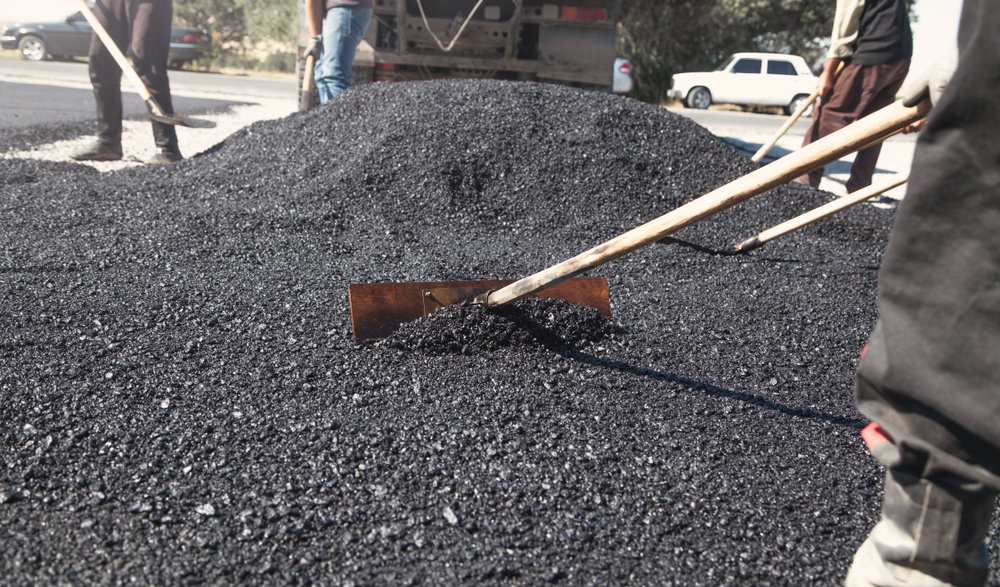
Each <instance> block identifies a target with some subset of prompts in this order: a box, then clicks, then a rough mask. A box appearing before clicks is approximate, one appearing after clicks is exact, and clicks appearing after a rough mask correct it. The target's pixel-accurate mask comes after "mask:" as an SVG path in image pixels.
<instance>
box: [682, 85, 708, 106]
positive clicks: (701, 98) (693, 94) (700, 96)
mask: <svg viewBox="0 0 1000 587" xmlns="http://www.w3.org/2000/svg"><path fill="white" fill-rule="evenodd" d="M684 104H685V105H687V107H688V108H697V109H698V110H704V109H706V108H708V107H709V106H711V104H712V92H709V91H708V88H706V87H703V86H698V87H697V88H692V89H691V91H690V92H688V95H687V98H686V99H685V100H684Z"/></svg>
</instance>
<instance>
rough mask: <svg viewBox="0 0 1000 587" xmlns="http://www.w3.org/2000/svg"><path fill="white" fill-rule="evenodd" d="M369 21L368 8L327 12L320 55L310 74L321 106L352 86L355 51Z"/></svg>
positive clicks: (332, 9)
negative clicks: (317, 91) (313, 79)
mask: <svg viewBox="0 0 1000 587" xmlns="http://www.w3.org/2000/svg"><path fill="white" fill-rule="evenodd" d="M371 20H372V9H371V8H348V7H345V6H336V7H334V8H331V9H330V10H328V11H327V12H326V17H325V18H324V19H323V51H322V52H321V53H320V55H319V59H318V60H317V61H316V67H315V70H314V71H313V77H314V78H315V80H316V89H317V90H319V101H320V103H321V104H326V103H327V102H329V101H330V100H332V99H334V98H336V97H337V96H339V95H340V93H341V92H343V91H344V90H346V89H347V88H348V86H350V85H351V65H352V64H353V63H354V51H355V50H357V48H358V43H360V42H361V37H363V36H365V30H367V29H368V23H370V22H371Z"/></svg>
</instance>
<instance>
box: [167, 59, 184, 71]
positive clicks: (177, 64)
mask: <svg viewBox="0 0 1000 587" xmlns="http://www.w3.org/2000/svg"><path fill="white" fill-rule="evenodd" d="M185 63H187V62H186V61H184V60H183V59H175V60H173V61H171V62H170V63H168V64H167V66H168V67H169V68H170V69H184V64H185Z"/></svg>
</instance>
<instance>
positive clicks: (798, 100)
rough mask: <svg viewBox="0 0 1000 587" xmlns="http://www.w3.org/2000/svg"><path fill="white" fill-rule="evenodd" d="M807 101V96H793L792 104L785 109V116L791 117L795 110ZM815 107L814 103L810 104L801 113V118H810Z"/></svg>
mask: <svg viewBox="0 0 1000 587" xmlns="http://www.w3.org/2000/svg"><path fill="white" fill-rule="evenodd" d="M808 99H809V96H806V95H805V94H800V95H798V96H795V98H793V99H792V103H791V104H789V105H788V106H786V107H785V114H788V115H789V116H791V115H792V114H793V113H794V112H795V111H796V110H798V109H799V107H801V106H802V103H803V102H805V101H806V100H808ZM815 105H816V103H815V102H813V103H812V104H810V105H809V107H808V108H806V111H805V112H803V113H802V116H812V113H813V106H815Z"/></svg>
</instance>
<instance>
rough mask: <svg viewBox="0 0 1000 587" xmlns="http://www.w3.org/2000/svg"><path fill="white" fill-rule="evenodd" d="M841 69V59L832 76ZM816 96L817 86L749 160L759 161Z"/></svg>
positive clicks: (842, 65)
mask: <svg viewBox="0 0 1000 587" xmlns="http://www.w3.org/2000/svg"><path fill="white" fill-rule="evenodd" d="M842 69H844V62H843V61H841V62H840V65H838V66H837V71H835V72H833V77H834V78H836V77H837V76H838V75H840V70H842ZM816 98H819V88H816V89H815V90H813V91H812V93H811V94H809V97H808V98H806V101H805V102H803V103H802V104H801V105H799V107H798V108H796V109H795V112H793V113H792V115H791V116H789V117H788V120H786V121H785V124H783V125H781V128H779V129H778V132H776V133H774V136H773V137H771V140H770V141H768V142H767V143H766V144H764V145H761V147H760V149H757V152H756V153H754V154H753V157H751V158H750V160H751V161H753V162H754V163H759V162H760V160H761V159H763V158H764V155H767V152H768V151H770V150H771V148H772V147H774V145H775V144H777V142H778V139H780V138H781V137H783V136H785V133H786V132H788V129H790V128H792V125H793V124H795V121H796V120H798V119H799V117H800V116H802V115H803V114H804V113H805V111H806V110H808V109H809V106H811V105H812V103H813V102H815V101H816Z"/></svg>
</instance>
